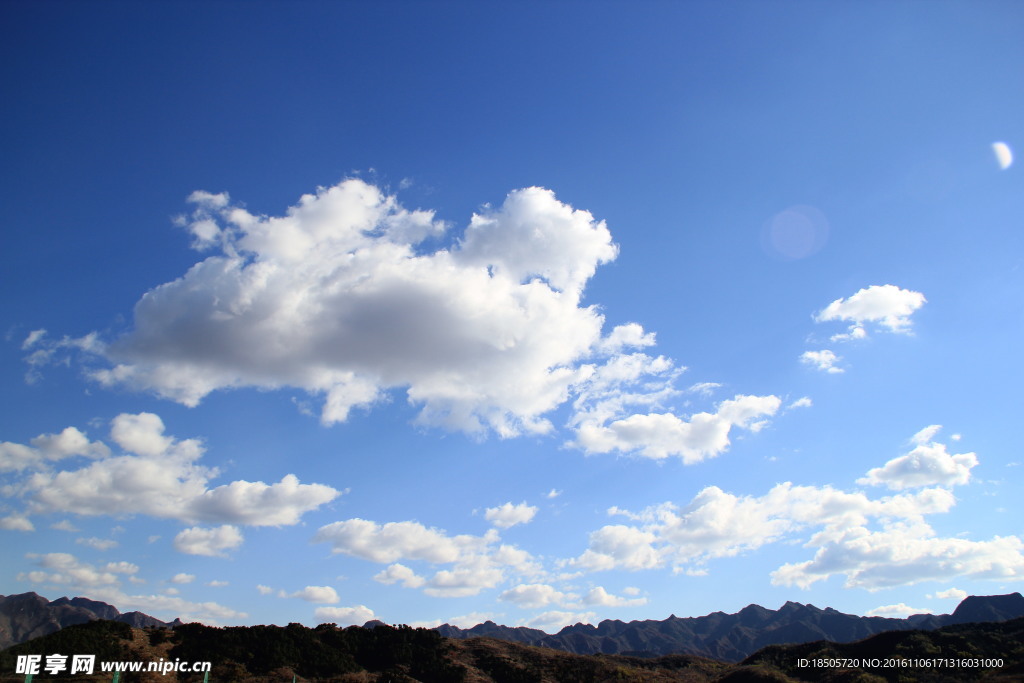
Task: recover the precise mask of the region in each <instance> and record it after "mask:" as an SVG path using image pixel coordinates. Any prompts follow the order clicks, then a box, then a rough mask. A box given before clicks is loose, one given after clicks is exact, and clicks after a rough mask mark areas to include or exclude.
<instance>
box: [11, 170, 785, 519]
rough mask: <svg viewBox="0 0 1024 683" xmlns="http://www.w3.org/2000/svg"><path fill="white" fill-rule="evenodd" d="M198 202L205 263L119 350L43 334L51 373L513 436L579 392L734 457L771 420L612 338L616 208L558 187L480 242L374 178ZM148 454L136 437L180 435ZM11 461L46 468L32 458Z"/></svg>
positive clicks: (529, 198)
mask: <svg viewBox="0 0 1024 683" xmlns="http://www.w3.org/2000/svg"><path fill="white" fill-rule="evenodd" d="M188 201H189V202H190V203H191V204H192V205H193V206H194V210H193V211H192V212H191V213H190V214H189V215H186V216H182V217H180V219H179V220H178V223H179V224H180V225H181V226H182V227H184V228H186V229H187V230H188V231H189V233H190V234H191V236H192V238H193V246H194V247H195V248H196V249H197V250H198V251H201V252H203V253H204V257H203V258H202V259H201V260H199V261H198V262H197V263H195V264H194V265H193V266H192V267H191V268H190V269H188V271H187V272H185V273H184V274H182V275H181V276H180V277H179V278H177V279H175V280H172V281H170V282H166V283H164V284H162V285H160V286H158V287H156V288H154V289H152V290H151V291H149V292H146V293H145V294H144V295H143V296H142V298H141V299H140V300H139V301H138V303H137V304H136V306H135V309H134V320H133V327H132V328H131V329H130V330H129V331H128V332H126V333H125V334H123V335H122V336H121V337H120V338H117V339H114V340H113V341H110V342H109V343H108V342H103V341H100V340H99V339H98V335H97V334H96V333H91V335H87V336H86V337H83V338H81V339H77V340H71V339H64V340H62V341H60V342H57V341H53V340H51V339H50V338H49V337H48V336H47V335H46V332H45V331H43V330H39V331H37V332H34V333H32V334H31V335H30V336H29V338H27V339H26V341H25V344H26V350H31V351H32V353H33V354H35V355H36V356H38V357H36V358H35V359H34V360H30V366H31V368H32V369H33V371H38V369H39V368H40V367H42V365H45V364H47V363H48V362H51V361H53V358H56V355H55V354H57V352H58V351H60V350H62V349H67V350H72V349H77V350H78V351H79V352H80V353H83V354H89V355H91V356H92V359H91V362H90V368H91V369H90V371H89V372H90V376H91V377H92V378H93V379H95V380H96V381H98V382H100V383H101V384H103V385H105V386H126V387H129V388H134V389H137V390H144V391H151V392H154V393H156V394H157V395H159V396H162V397H164V398H168V399H171V400H174V401H178V402H180V403H183V404H185V405H189V406H194V405H197V404H198V403H199V402H201V401H202V400H203V399H204V397H205V396H207V395H208V394H210V393H211V392H214V391H218V390H225V389H232V388H241V387H256V388H261V389H280V388H283V387H295V388H299V389H301V390H304V391H305V392H307V393H308V394H310V395H312V396H313V397H316V398H318V399H319V402H320V411H319V412H320V418H321V421H322V422H323V423H325V424H331V423H336V422H342V421H345V420H347V419H348V417H349V414H350V412H351V411H352V409H353V408H356V407H372V406H373V405H374V404H376V403H378V402H383V401H387V400H390V399H392V398H394V397H395V396H396V395H397V396H401V395H402V394H403V393H404V396H405V398H406V399H407V400H408V402H409V403H410V404H412V405H413V406H415V407H417V408H418V410H419V413H418V417H417V421H418V422H419V423H420V424H423V425H428V426H434V427H440V428H443V429H449V430H459V431H464V432H470V433H477V434H486V433H494V434H498V435H500V436H501V437H513V436H516V435H519V434H523V433H548V432H551V431H552V430H553V429H554V425H553V424H552V423H551V421H550V415H551V414H552V413H554V412H555V411H556V409H558V408H559V407H560V406H563V405H564V404H566V403H572V405H573V414H572V417H571V418H570V421H569V425H568V427H569V429H570V430H572V431H573V432H574V433H575V434H574V436H575V438H574V440H573V441H572V443H573V444H574V445H575V446H577V447H579V448H582V449H584V450H586V451H588V452H609V451H621V452H638V453H641V454H643V455H646V456H648V457H665V455H667V454H675V455H681V456H682V457H683V458H684V460H685V461H686V462H696V461H698V460H700V459H703V458H705V457H710V456H712V455H717V454H718V453H720V452H721V451H722V450H723V449H724V448H725V446H726V445H727V444H728V438H727V433H728V432H729V430H730V429H731V428H734V427H741V428H749V429H753V430H755V431H756V429H757V428H758V427H759V426H760V425H761V424H762V422H761V421H755V422H749V423H743V424H741V423H739V422H733V421H730V420H729V418H728V417H725V416H723V415H720V414H714V415H711V414H708V413H698V414H697V415H695V416H693V417H689V418H687V417H683V416H680V415H677V414H676V413H675V412H674V411H673V410H672V409H671V406H668V407H666V406H665V405H664V404H665V402H666V401H667V400H668V399H669V398H670V397H671V396H673V395H675V394H678V393H680V392H679V391H678V390H677V389H675V387H674V386H673V381H674V379H675V378H676V377H677V376H678V375H679V374H680V373H681V372H683V370H684V369H685V368H682V367H677V366H676V365H675V363H674V362H673V361H672V360H671V359H667V358H664V357H662V356H657V357H655V356H648V355H647V354H644V353H640V352H637V351H636V350H637V349H642V348H646V347H650V346H652V345H654V344H655V335H654V333H653V332H647V331H645V330H644V329H643V327H642V326H641V325H640V324H638V323H636V322H629V323H625V324H622V325H618V326H616V327H614V328H613V329H611V330H610V331H608V332H607V333H605V332H604V331H603V326H604V317H603V316H602V315H601V313H600V309H599V307H598V305H597V304H593V305H584V304H583V303H582V302H583V300H584V298H583V297H584V293H585V288H586V286H587V283H588V282H589V281H590V279H591V278H592V277H593V275H594V274H595V272H596V270H597V268H598V267H600V266H601V265H602V264H606V263H608V262H610V261H612V260H614V259H615V258H616V256H617V254H618V247H617V246H616V245H615V244H614V243H613V241H612V236H611V233H610V232H609V230H608V227H607V225H606V224H605V223H604V222H603V221H601V220H598V219H596V218H595V217H594V216H593V215H591V214H590V213H588V212H587V211H583V210H578V209H575V208H573V207H572V206H569V205H568V204H565V203H563V202H561V201H559V200H558V199H557V198H556V197H555V195H554V193H552V192H551V191H550V190H546V189H544V188H539V187H530V188H525V189H520V190H515V191H513V192H510V193H509V194H508V195H507V196H506V198H505V200H504V201H503V202H502V203H501V205H500V206H494V207H492V206H490V205H487V206H485V207H484V208H482V209H481V210H480V211H479V212H478V213H476V214H474V215H473V216H472V217H471V218H470V220H469V224H468V225H467V226H466V228H465V230H464V231H463V232H462V234H461V235H460V234H458V233H457V232H455V231H454V230H453V229H452V226H451V225H449V224H446V223H444V222H443V221H440V220H438V219H436V218H435V216H434V213H433V212H432V211H429V210H420V209H417V210H409V209H406V208H404V207H403V206H402V205H401V204H399V202H398V200H397V198H396V197H395V196H392V195H388V194H386V193H385V192H383V191H382V190H381V189H380V188H378V187H375V186H373V185H371V184H368V183H366V182H364V181H362V180H359V179H347V180H344V181H342V182H339V183H338V184H337V185H334V186H331V187H321V188H319V189H318V190H317V191H316V192H315V193H312V194H307V195H303V196H302V197H301V198H300V199H299V200H298V202H297V203H296V204H295V205H294V206H291V207H289V208H288V209H287V210H286V211H284V212H283V214H282V215H277V216H273V215H271V216H266V215H254V214H252V213H250V212H248V211H247V210H246V209H244V208H242V207H241V206H239V205H238V204H236V203H234V202H232V200H231V198H230V197H229V196H228V195H227V194H226V193H219V194H214V193H210V192H205V191H196V192H194V193H192V195H190V196H189V198H188ZM449 233H450V234H449ZM439 237H444V238H445V239H444V244H446V245H447V246H440V245H441V244H442V241H441V240H439V239H436V238H439ZM430 240H432V241H430ZM97 360H98V361H99V362H100V363H101V364H103V366H102V367H100V368H99V369H96V364H95V361H97ZM716 386H718V385H717V384H715V383H713V382H704V383H701V384H699V385H696V387H697V388H695V391H698V392H699V393H702V394H706V393H708V392H710V390H711V389H712V388H714V387H716ZM741 398H747V399H752V398H758V399H765V400H777V399H775V397H737V400H739V399H741ZM297 404H298V405H300V406H301V408H300V409H301V410H303V411H306V410H308V407H307V406H308V405H309V401H307V400H305V399H303V400H299V401H297ZM773 412H774V408H771V409H766V410H764V411H762V413H761V414H762V415H770V414H772V413H773ZM708 422H710V423H711V424H707V423H708ZM144 431H145V430H144ZM145 436H146V437H147V438H152V437H153V436H154V432H153V430H151V429H150V430H148V431H145ZM125 438H129V439H130V438H132V435H131V434H127V435H126V437H125ZM146 447H147V446H146V445H145V444H134V445H133V446H132V448H135V449H137V450H136V451H134V452H137V453H139V454H140V455H150V454H152V453H154V452H156V451H159V450H160V449H161V448H162V446H161V444H160V443H158V442H155V443H153V444H152V445H151V446H150V449H151V450H150V451H146V450H145V448H146ZM6 460H7V461H8V462H9V466H10V467H18V468H20V467H24V466H27V465H25V464H24V462H25V454H23V453H11V454H9V455H8V456H7V458H6ZM3 463H4V457H3V455H2V450H0V466H2V465H3ZM246 493H252V492H251V491H250V492H246ZM229 494H230V496H229ZM224 495H225V496H229V497H236V496H237V497H242V495H243V492H241V491H231V492H224ZM214 503H215V501H211V502H210V503H209V505H210V506H211V507H213V508H216V505H215V504H214ZM197 521H199V520H197ZM204 521H213V520H210V519H207V520H204ZM221 521H232V522H234V523H245V522H244V521H243V520H221Z"/></svg>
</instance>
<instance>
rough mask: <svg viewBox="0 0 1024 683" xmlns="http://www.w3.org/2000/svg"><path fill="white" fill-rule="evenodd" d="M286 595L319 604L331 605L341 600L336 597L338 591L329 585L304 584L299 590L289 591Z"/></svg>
mask: <svg viewBox="0 0 1024 683" xmlns="http://www.w3.org/2000/svg"><path fill="white" fill-rule="evenodd" d="M287 597H289V598H299V599H300V600H305V601H306V602H315V603H318V604H321V605H333V604H334V603H336V602H340V601H341V598H340V597H338V592H337V591H335V590H334V589H333V588H331V587H330V586H306V587H305V588H303V589H302V590H300V591H295V592H294V593H289V594H288V596H287Z"/></svg>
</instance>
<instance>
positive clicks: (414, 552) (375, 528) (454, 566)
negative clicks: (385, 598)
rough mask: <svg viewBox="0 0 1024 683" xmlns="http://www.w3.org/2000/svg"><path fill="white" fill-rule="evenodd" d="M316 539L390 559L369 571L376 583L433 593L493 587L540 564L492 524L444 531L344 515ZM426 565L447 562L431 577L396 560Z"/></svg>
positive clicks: (373, 558) (535, 570)
mask: <svg viewBox="0 0 1024 683" xmlns="http://www.w3.org/2000/svg"><path fill="white" fill-rule="evenodd" d="M313 541H314V542H316V543H330V544H331V545H332V552H333V553H340V554H345V555H350V556H352V557H358V558H361V559H364V560H368V561H370V562H378V563H381V564H385V563H387V564H389V565H390V566H389V567H387V568H386V569H385V570H383V571H382V572H380V573H378V574H377V575H376V576H374V579H375V580H377V581H378V582H381V583H402V584H403V585H405V586H408V587H420V588H422V589H423V591H424V592H425V593H426V594H427V595H431V596H434V597H465V596H469V595H476V594H477V593H479V592H480V591H481V590H483V589H485V588H493V587H495V586H497V585H498V584H500V583H501V582H502V581H505V580H506V579H507V577H508V576H510V575H535V574H538V573H540V571H541V570H540V567H539V565H538V564H537V562H536V561H535V560H534V559H533V557H532V556H531V555H530V554H529V553H527V552H526V551H524V550H521V549H519V548H517V547H515V546H512V545H507V544H503V543H500V538H499V536H498V532H497V531H496V530H495V529H491V530H490V531H488V532H487V533H486V534H484V535H483V536H472V535H469V534H460V535H456V536H449V535H448V534H447V533H446V532H445V531H443V530H440V529H434V528H429V527H426V526H423V525H422V524H420V523H419V522H412V521H407V522H387V523H385V524H378V523H377V522H372V521H369V520H365V519H349V520H345V521H341V522H333V523H331V524H328V525H325V526H323V527H321V528H320V529H319V531H317V533H316V535H315V536H314V537H313ZM402 559H405V560H413V561H419V562H425V563H428V564H430V565H435V566H436V565H450V567H448V568H442V569H437V570H436V571H435V572H434V574H433V575H432V576H430V577H425V576H422V575H421V574H417V573H416V572H415V571H414V570H413V569H411V568H410V567H408V566H407V565H405V564H400V563H398V562H397V561H398V560H402Z"/></svg>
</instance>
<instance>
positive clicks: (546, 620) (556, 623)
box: [523, 610, 597, 633]
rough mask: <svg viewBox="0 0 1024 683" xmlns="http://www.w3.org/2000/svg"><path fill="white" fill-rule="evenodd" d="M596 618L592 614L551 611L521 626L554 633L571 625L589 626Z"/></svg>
mask: <svg viewBox="0 0 1024 683" xmlns="http://www.w3.org/2000/svg"><path fill="white" fill-rule="evenodd" d="M596 618H597V614H595V613H594V612H565V611H560V610H552V611H550V612H544V613H543V614H538V615H537V616H535V617H533V618H532V619H530V620H529V621H527V622H526V623H525V624H523V625H524V626H529V627H530V628H537V629H540V630H542V631H546V632H548V633H555V632H557V631H559V630H561V629H562V628H564V627H566V626H572V625H573V624H589V623H591V621H593V620H594V619H596Z"/></svg>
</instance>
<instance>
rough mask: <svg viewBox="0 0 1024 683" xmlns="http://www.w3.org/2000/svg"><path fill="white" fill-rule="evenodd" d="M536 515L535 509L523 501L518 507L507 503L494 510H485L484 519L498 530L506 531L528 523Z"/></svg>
mask: <svg viewBox="0 0 1024 683" xmlns="http://www.w3.org/2000/svg"><path fill="white" fill-rule="evenodd" d="M536 514H537V508H536V507H534V506H532V505H527V504H526V502H525V501H524V502H522V503H519V504H518V505H513V504H512V503H511V502H509V503H505V504H504V505H500V506H498V507H496V508H487V511H486V512H485V513H484V517H485V518H486V519H487V521H488V522H491V523H493V524H494V526H496V527H498V528H499V529H508V528H509V527H513V526H515V525H516V524H527V523H529V522H530V521H531V520H532V519H533V517H534V515H536Z"/></svg>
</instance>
